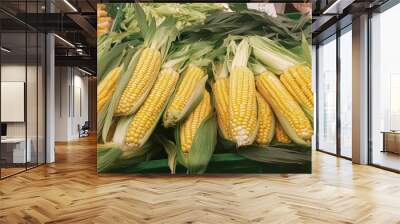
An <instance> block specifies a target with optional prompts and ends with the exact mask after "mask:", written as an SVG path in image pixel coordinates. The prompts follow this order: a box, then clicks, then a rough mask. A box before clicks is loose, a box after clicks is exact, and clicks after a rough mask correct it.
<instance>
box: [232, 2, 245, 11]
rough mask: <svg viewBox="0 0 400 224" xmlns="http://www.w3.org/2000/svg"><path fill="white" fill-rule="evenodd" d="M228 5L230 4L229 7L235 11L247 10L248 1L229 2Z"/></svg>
mask: <svg viewBox="0 0 400 224" xmlns="http://www.w3.org/2000/svg"><path fill="white" fill-rule="evenodd" d="M228 5H229V8H230V9H232V11H235V12H240V11H243V10H247V3H229V4H228Z"/></svg>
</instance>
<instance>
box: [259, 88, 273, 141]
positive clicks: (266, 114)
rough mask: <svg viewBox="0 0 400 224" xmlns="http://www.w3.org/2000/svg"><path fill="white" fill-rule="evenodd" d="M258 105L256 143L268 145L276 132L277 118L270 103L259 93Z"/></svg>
mask: <svg viewBox="0 0 400 224" xmlns="http://www.w3.org/2000/svg"><path fill="white" fill-rule="evenodd" d="M257 104H258V132H257V136H256V143H257V144H259V145H268V144H269V143H270V142H271V140H272V138H273V137H274V132H275V116H274V113H273V112H272V110H271V107H270V106H269V104H268V102H267V101H266V100H265V99H264V98H263V97H262V96H261V95H260V94H259V93H258V92H257Z"/></svg>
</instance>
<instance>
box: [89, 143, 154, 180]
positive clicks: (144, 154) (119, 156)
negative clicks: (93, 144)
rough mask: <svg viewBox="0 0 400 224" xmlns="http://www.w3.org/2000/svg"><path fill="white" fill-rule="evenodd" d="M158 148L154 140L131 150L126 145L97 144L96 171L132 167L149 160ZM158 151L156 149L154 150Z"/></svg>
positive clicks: (101, 171)
mask: <svg viewBox="0 0 400 224" xmlns="http://www.w3.org/2000/svg"><path fill="white" fill-rule="evenodd" d="M157 149H159V146H158V145H157V144H156V143H155V141H154V140H149V141H147V142H146V144H144V145H143V146H142V147H141V148H139V149H136V150H131V149H130V148H129V147H127V146H126V145H119V144H114V143H108V144H104V145H99V146H98V149H97V172H99V173H103V172H109V171H111V170H115V169H120V168H127V167H132V166H134V165H136V164H138V163H141V162H143V161H146V160H149V157H151V156H152V154H154V152H153V151H156V150H157ZM156 152H158V151H156Z"/></svg>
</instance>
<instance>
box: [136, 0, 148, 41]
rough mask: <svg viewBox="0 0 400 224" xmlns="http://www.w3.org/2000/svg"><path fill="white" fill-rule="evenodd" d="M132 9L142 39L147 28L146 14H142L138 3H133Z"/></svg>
mask: <svg viewBox="0 0 400 224" xmlns="http://www.w3.org/2000/svg"><path fill="white" fill-rule="evenodd" d="M134 7H135V14H136V17H137V21H138V24H139V29H140V32H141V33H142V36H143V38H145V37H146V33H147V32H148V28H149V26H148V24H147V19H146V14H145V13H144V11H143V8H142V7H141V6H140V4H139V3H135V4H134ZM145 41H146V40H145Z"/></svg>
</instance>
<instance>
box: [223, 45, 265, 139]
mask: <svg viewBox="0 0 400 224" xmlns="http://www.w3.org/2000/svg"><path fill="white" fill-rule="evenodd" d="M233 45H234V47H236V44H233ZM249 53H250V48H249V44H248V42H247V40H246V39H243V40H242V41H241V42H240V44H239V46H238V47H237V50H236V54H235V57H234V58H233V61H232V67H231V70H230V71H231V75H230V76H229V120H230V123H229V124H230V130H231V134H232V139H233V140H234V141H235V142H236V144H237V146H238V147H240V146H245V145H251V144H253V142H254V139H255V137H256V135H257V129H258V124H257V99H256V87H255V81H254V75H253V72H252V71H251V70H250V69H249V68H247V61H248V57H249Z"/></svg>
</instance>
